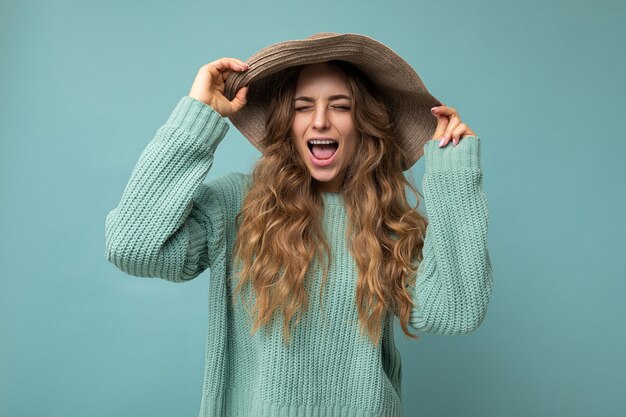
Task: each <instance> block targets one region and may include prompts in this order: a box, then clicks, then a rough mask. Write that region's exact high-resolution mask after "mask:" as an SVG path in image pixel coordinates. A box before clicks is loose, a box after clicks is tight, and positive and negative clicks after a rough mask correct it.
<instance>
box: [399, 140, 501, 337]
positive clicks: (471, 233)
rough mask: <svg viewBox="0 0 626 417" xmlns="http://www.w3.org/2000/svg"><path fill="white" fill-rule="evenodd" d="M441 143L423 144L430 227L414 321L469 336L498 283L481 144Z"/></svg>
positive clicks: (414, 324) (416, 326)
mask: <svg viewBox="0 0 626 417" xmlns="http://www.w3.org/2000/svg"><path fill="white" fill-rule="evenodd" d="M438 145H439V142H438V141H436V140H430V141H429V142H428V143H427V144H426V145H425V146H424V155H425V157H426V161H425V172H424V178H423V181H422V188H423V192H424V201H425V204H426V211H427V216H428V226H427V228H426V235H425V238H424V247H423V251H422V254H423V259H422V261H421V263H420V264H419V269H418V272H417V279H416V285H415V288H414V291H415V292H414V294H413V298H414V302H415V305H414V306H413V309H412V311H411V318H410V323H411V326H412V327H413V328H414V329H416V330H418V331H420V332H424V333H434V334H448V335H452V334H464V333H469V332H471V331H473V330H475V329H476V328H477V327H478V326H479V325H480V324H481V323H482V321H483V320H484V318H485V316H486V313H487V305H488V303H489V300H490V298H491V291H492V285H493V275H492V269H491V261H490V258H489V252H488V250H487V225H488V204H487V197H486V194H485V191H484V189H483V184H482V163H481V156H480V140H479V138H478V137H476V136H466V137H465V138H463V139H461V141H460V142H459V144H458V145H457V146H452V142H450V144H449V145H447V146H445V147H443V148H439V146H438Z"/></svg>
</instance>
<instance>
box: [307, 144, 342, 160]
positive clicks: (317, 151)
mask: <svg viewBox="0 0 626 417" xmlns="http://www.w3.org/2000/svg"><path fill="white" fill-rule="evenodd" d="M336 150H337V147H336V146H335V145H313V147H312V149H311V152H312V153H313V156H314V157H316V158H317V159H328V158H330V157H331V156H333V154H334V153H335V151H336Z"/></svg>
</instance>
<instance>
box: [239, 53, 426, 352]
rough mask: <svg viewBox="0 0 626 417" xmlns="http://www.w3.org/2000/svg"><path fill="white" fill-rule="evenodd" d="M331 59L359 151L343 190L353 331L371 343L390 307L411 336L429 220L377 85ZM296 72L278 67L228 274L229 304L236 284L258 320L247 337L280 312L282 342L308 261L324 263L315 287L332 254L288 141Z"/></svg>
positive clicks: (300, 302) (316, 198)
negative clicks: (347, 97) (345, 91)
mask: <svg viewBox="0 0 626 417" xmlns="http://www.w3.org/2000/svg"><path fill="white" fill-rule="evenodd" d="M329 63H330V64H332V65H334V66H335V68H337V69H338V70H340V71H341V72H342V73H343V74H344V75H345V77H346V79H347V82H348V86H349V89H350V92H351V93H352V109H353V112H352V116H353V120H354V123H355V126H356V129H357V130H358V132H359V133H360V139H359V142H358V144H357V148H356V149H357V150H358V152H356V154H355V155H354V158H353V160H352V162H351V165H349V166H348V168H347V170H346V174H345V176H344V182H343V185H342V187H341V193H342V195H343V198H344V202H345V207H346V212H347V217H348V222H347V228H348V235H349V239H348V246H349V248H350V252H351V254H352V257H353V259H354V260H355V263H356V265H357V266H358V270H359V276H358V281H357V288H356V298H355V303H356V306H357V309H358V317H359V323H360V326H359V327H360V329H361V332H365V331H366V332H367V334H368V336H369V338H370V340H371V341H372V343H373V344H374V345H377V344H378V343H379V341H380V337H381V333H382V328H381V327H382V321H383V319H384V315H385V314H386V313H387V311H388V310H390V311H392V312H393V314H394V315H395V316H398V317H399V319H400V324H401V326H402V330H403V331H404V333H405V334H406V335H407V336H408V337H410V338H412V339H419V336H416V335H412V334H410V333H409V331H408V322H409V318H410V313H411V308H412V306H413V301H412V296H411V291H412V287H413V285H415V277H416V272H417V266H416V265H413V264H412V260H414V259H417V260H418V261H421V260H422V247H423V244H424V235H425V230H426V226H427V219H426V218H425V217H424V216H422V215H421V214H420V213H418V212H417V206H418V205H419V202H420V196H422V195H421V193H420V192H419V191H418V190H417V189H416V188H415V186H414V185H412V184H411V182H409V181H408V180H407V179H406V178H405V176H404V175H403V171H402V168H401V166H402V150H401V148H400V147H399V145H398V143H397V141H396V136H395V131H394V125H393V121H392V118H391V117H390V114H389V112H388V110H387V106H386V104H385V101H384V99H383V98H382V96H381V95H380V93H379V92H378V90H377V89H376V87H375V85H374V84H373V83H372V82H371V81H370V80H369V79H368V78H367V76H365V74H363V73H362V72H361V71H360V70H359V69H358V68H357V67H355V66H353V65H352V64H350V63H347V62H343V61H330V62H329ZM302 68H303V66H298V67H291V68H288V69H287V70H285V73H284V76H283V77H281V80H282V81H281V82H280V84H279V85H278V86H277V90H276V93H275V95H274V96H273V98H272V102H271V106H270V108H271V109H272V111H270V112H269V116H268V118H267V120H266V125H265V137H264V138H263V142H262V145H263V147H264V152H263V155H262V157H261V158H260V159H259V160H258V161H257V163H256V165H255V167H254V169H253V172H252V184H251V185H250V189H249V191H248V193H247V195H246V197H245V199H244V201H243V205H242V208H241V211H240V212H239V213H238V214H237V218H236V222H237V227H238V231H237V237H236V241H235V246H234V248H233V250H234V252H235V254H236V257H237V259H238V261H240V262H241V266H242V268H241V270H240V272H239V274H237V275H236V276H234V277H233V278H235V279H237V280H238V283H237V285H236V287H235V289H234V291H233V300H236V297H237V295H238V294H239V295H241V292H242V289H243V287H244V286H247V287H246V288H248V289H250V288H252V289H253V290H254V293H255V297H254V298H255V300H256V302H255V304H254V307H253V309H252V310H250V309H248V308H246V309H247V311H248V314H249V315H251V316H255V317H256V318H255V321H254V326H253V328H252V331H251V333H252V334H253V333H254V332H256V331H257V330H258V329H259V327H260V326H265V325H266V324H268V323H269V322H270V320H271V318H272V315H273V314H274V312H275V311H276V310H280V311H282V314H283V318H284V323H283V324H284V325H283V340H286V342H287V343H289V340H290V338H291V336H290V330H289V327H290V323H291V321H292V319H295V323H294V325H297V324H298V323H299V322H300V319H301V318H302V313H303V312H304V310H306V308H307V307H308V294H307V291H306V289H305V278H306V276H307V272H308V271H309V268H310V266H311V265H312V264H315V265H317V261H319V262H320V264H323V282H322V286H321V287H322V290H323V288H324V285H325V284H326V281H327V279H328V270H329V268H330V261H331V259H332V256H331V253H330V252H331V251H330V246H329V244H328V242H327V241H326V239H325V236H324V232H323V230H322V223H321V221H322V220H321V214H322V209H323V199H322V197H321V194H320V193H319V191H318V190H317V188H316V180H315V179H314V178H313V177H312V176H311V175H310V173H309V172H308V169H307V167H306V165H305V164H304V162H303V161H302V160H301V159H300V157H299V155H298V153H297V150H296V148H295V145H294V143H293V140H292V139H291V121H292V117H293V114H294V110H293V107H294V106H293V100H294V94H295V90H296V84H297V80H298V75H299V73H300V70H301V69H302ZM277 167H279V168H277ZM405 186H408V187H409V189H411V190H412V192H413V193H414V195H415V197H416V201H417V203H416V205H415V206H411V205H410V204H409V202H408V201H407V195H406V192H405ZM324 255H325V256H326V258H325V259H326V262H325V263H324V262H323V260H322V259H323V257H324ZM250 285H251V287H250ZM321 299H322V291H320V302H321ZM242 300H243V297H242ZM244 304H245V302H244Z"/></svg>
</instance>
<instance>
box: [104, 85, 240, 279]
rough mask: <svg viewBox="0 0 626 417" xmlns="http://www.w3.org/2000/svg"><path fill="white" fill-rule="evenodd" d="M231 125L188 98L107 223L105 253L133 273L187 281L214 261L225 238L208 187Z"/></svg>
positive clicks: (215, 201)
mask: <svg viewBox="0 0 626 417" xmlns="http://www.w3.org/2000/svg"><path fill="white" fill-rule="evenodd" d="M228 129H229V125H228V123H227V122H226V120H225V118H223V117H222V116H221V115H220V114H219V113H218V112H217V111H215V110H214V109H213V108H212V107H210V106H208V105H207V104H205V103H203V102H201V101H199V100H196V99H195V98H192V97H190V96H184V97H183V98H182V99H180V101H179V102H178V104H177V105H176V107H175V108H174V110H173V112H172V113H171V115H170V116H169V118H168V120H167V122H166V123H165V124H164V125H163V126H161V127H160V128H159V129H158V130H157V132H156V135H155V137H154V138H153V139H152V140H151V141H150V142H149V143H148V145H147V146H146V148H145V149H144V151H143V152H142V153H141V155H140V157H139V161H138V162H137V164H136V165H135V167H134V169H133V172H132V174H131V176H130V179H129V181H128V183H127V185H126V188H125V190H124V192H123V194H122V197H121V200H120V202H119V204H118V206H117V207H116V208H114V209H112V210H111V211H110V212H109V213H108V214H107V216H106V220H105V248H106V249H105V257H106V259H108V260H109V261H110V262H112V263H113V264H114V265H115V266H116V267H117V268H119V269H120V270H122V271H124V272H126V273H127V274H130V275H134V276H139V277H158V278H163V279H166V280H168V281H173V282H183V281H188V280H190V279H193V278H195V277H196V276H198V275H199V274H200V273H201V272H202V271H204V270H205V269H206V268H208V267H209V266H210V264H211V260H212V257H211V249H212V248H211V246H215V245H219V244H220V242H222V241H223V236H222V234H223V230H222V224H223V222H222V209H221V208H220V204H219V201H218V200H219V199H217V198H212V199H210V198H209V199H207V197H210V196H211V195H212V194H211V192H210V191H211V190H210V188H209V187H207V186H206V184H202V181H203V179H204V178H205V177H206V174H207V172H208V171H209V169H210V168H211V166H212V165H213V155H214V152H215V150H216V148H217V146H218V144H219V143H220V142H221V140H222V139H223V138H224V135H225V134H226V132H227V131H228Z"/></svg>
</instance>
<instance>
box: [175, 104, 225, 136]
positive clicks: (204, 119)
mask: <svg viewBox="0 0 626 417" xmlns="http://www.w3.org/2000/svg"><path fill="white" fill-rule="evenodd" d="M166 125H169V126H173V127H176V128H178V129H181V130H184V131H186V132H188V133H189V135H191V136H192V137H199V138H202V139H206V138H208V137H209V136H211V135H212V134H213V135H215V136H216V137H218V138H220V139H221V138H222V137H223V136H224V135H225V134H226V132H227V131H228V129H229V127H230V126H229V125H228V122H227V121H226V118H225V117H222V115H221V114H219V113H218V112H217V111H216V110H215V109H214V108H213V107H211V106H209V105H208V104H205V103H203V102H202V101H200V100H197V99H195V98H193V97H190V96H184V97H182V98H181V99H180V101H179V102H178V104H177V105H176V107H175V108H174V110H173V111H172V113H171V114H170V116H169V118H168V119H167V122H166Z"/></svg>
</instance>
